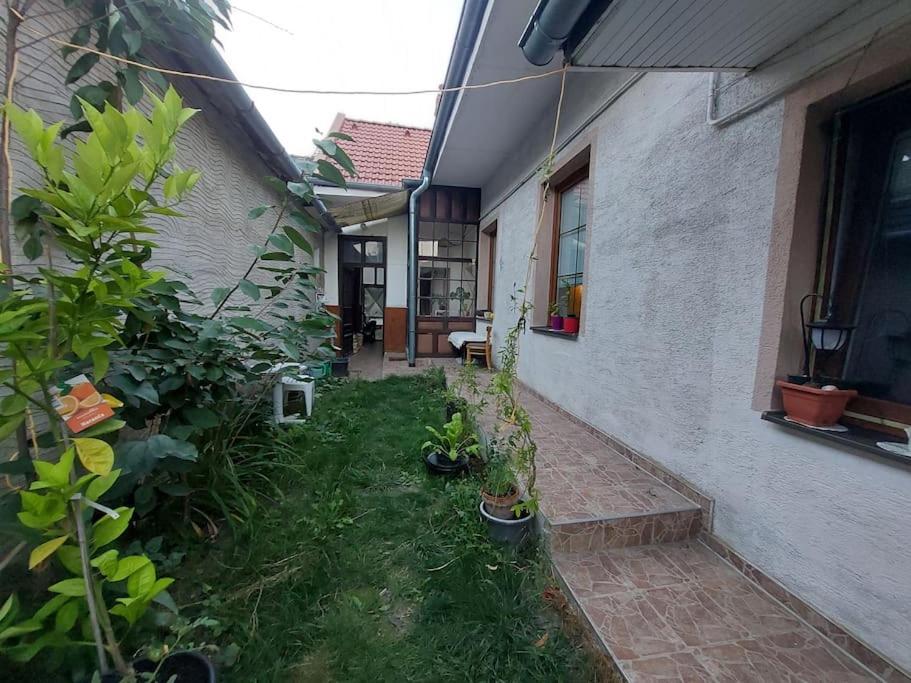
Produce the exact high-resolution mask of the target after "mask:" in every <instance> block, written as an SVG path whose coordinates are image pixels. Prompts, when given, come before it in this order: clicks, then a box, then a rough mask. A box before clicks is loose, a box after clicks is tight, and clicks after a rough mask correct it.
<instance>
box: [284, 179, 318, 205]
mask: <svg viewBox="0 0 911 683" xmlns="http://www.w3.org/2000/svg"><path fill="white" fill-rule="evenodd" d="M287 188H288V192H290V193H291V194H293V195H294V196H296V197H300V198H301V199H303V200H304V201H305V202H309V201H310V200H311V199H313V188H312V187H311V186H310V184H309V183H306V184H305V183H288V185H287Z"/></svg>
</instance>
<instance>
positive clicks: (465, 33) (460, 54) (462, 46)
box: [406, 0, 488, 367]
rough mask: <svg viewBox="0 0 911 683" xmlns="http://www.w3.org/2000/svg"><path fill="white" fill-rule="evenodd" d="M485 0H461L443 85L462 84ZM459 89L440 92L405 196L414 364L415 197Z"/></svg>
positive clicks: (429, 175) (411, 360)
mask: <svg viewBox="0 0 911 683" xmlns="http://www.w3.org/2000/svg"><path fill="white" fill-rule="evenodd" d="M487 4H488V0H465V3H464V4H463V5H462V14H461V16H460V17H459V28H458V30H457V31H456V37H455V41H454V43H453V46H452V54H451V55H450V57H449V67H448V68H447V69H446V80H445V81H444V83H443V87H444V88H457V87H459V86H461V85H463V84H464V82H465V76H466V74H467V71H468V64H469V62H470V61H471V56H472V54H473V53H474V47H475V43H476V42H477V40H478V35H479V34H480V32H481V26H482V25H483V23H484V15H485V13H486V11H487ZM459 95H460V91H452V92H444V93H443V94H442V95H441V96H440V100H439V104H438V105H437V113H436V117H435V119H434V122H433V130H432V131H431V133H430V144H429V145H428V146H427V156H426V157H425V158H424V169H423V172H422V174H421V184H420V185H418V187H417V188H416V189H415V190H414V191H413V192H412V193H411V197H410V198H409V200H408V341H407V346H406V350H407V355H408V365H410V366H412V367H414V364H415V358H416V356H417V283H418V214H417V207H418V200H419V199H420V197H421V195H422V194H423V193H424V192H425V191H426V190H427V188H428V187H430V183H431V181H432V179H433V171H434V168H435V167H436V164H437V161H438V160H439V157H440V152H441V151H442V149H443V141H444V140H445V138H446V131H447V129H448V128H449V122H450V119H451V118H452V113H453V111H454V110H455V105H456V102H458V99H459Z"/></svg>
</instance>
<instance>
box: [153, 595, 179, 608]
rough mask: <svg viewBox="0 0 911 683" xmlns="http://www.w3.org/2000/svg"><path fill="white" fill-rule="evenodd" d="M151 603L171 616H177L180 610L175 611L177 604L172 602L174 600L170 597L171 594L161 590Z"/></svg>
mask: <svg viewBox="0 0 911 683" xmlns="http://www.w3.org/2000/svg"><path fill="white" fill-rule="evenodd" d="M152 601H153V602H157V603H158V604H159V605H161V606H162V607H164V608H165V609H167V610H168V611H170V612H172V613H173V614H178V613H179V612H180V610H178V609H177V603H176V602H174V598H172V597H171V594H170V593H168V591H166V590H163V591H161V592H160V593H159V594H158V595H156V596H155V597H154V598H152Z"/></svg>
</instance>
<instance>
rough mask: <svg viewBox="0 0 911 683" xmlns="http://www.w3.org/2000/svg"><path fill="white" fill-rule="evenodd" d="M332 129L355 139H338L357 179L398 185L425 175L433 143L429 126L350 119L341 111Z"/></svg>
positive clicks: (372, 183) (374, 183) (361, 181)
mask: <svg viewBox="0 0 911 683" xmlns="http://www.w3.org/2000/svg"><path fill="white" fill-rule="evenodd" d="M332 131H333V132H339V133H346V134H347V135H350V136H351V137H352V138H353V140H352V141H348V140H339V141H338V142H339V145H340V146H341V147H342V149H344V150H345V152H347V153H348V156H350V157H351V160H352V161H353V162H354V167H355V168H356V169H357V175H358V177H357V178H355V179H354V180H355V182H359V183H368V184H371V185H390V186H392V185H395V186H397V185H401V183H402V181H403V180H405V179H406V178H420V177H421V169H422V168H423V167H424V157H425V156H426V154H427V145H428V144H429V143H430V129H429V128H411V127H409V126H400V125H398V124H395V123H377V122H375V121H362V120H360V119H349V118H345V116H344V114H339V115H338V116H337V117H336V119H335V121H334V122H333V124H332Z"/></svg>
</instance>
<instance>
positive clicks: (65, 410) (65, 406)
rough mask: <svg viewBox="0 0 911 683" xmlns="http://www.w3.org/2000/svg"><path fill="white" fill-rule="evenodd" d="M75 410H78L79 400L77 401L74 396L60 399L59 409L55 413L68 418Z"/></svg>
mask: <svg viewBox="0 0 911 683" xmlns="http://www.w3.org/2000/svg"><path fill="white" fill-rule="evenodd" d="M77 410H79V399H77V398H76V397H75V396H61V397H60V409H59V410H58V411H57V412H59V413H60V414H61V415H62V416H63V417H69V416H70V415H72V414H73V413H75V412H76V411H77Z"/></svg>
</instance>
